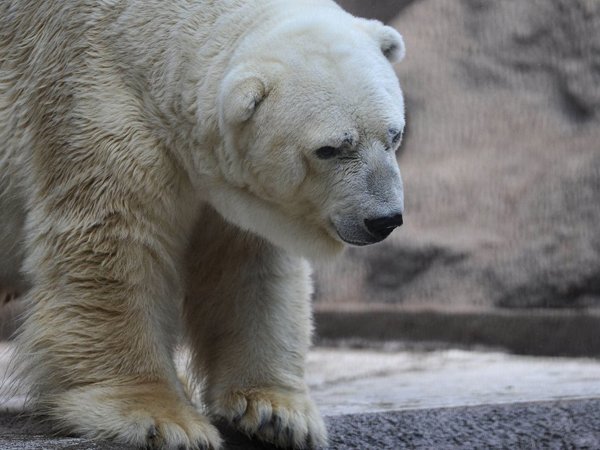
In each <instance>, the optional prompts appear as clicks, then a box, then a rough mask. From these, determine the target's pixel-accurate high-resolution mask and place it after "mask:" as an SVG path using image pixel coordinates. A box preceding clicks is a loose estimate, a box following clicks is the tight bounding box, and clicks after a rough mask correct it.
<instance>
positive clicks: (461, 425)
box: [0, 399, 600, 450]
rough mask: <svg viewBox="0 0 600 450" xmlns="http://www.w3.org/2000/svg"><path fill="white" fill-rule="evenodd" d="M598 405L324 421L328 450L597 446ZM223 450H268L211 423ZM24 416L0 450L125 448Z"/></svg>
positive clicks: (8, 418)
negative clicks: (53, 430) (55, 432)
mask: <svg viewBox="0 0 600 450" xmlns="http://www.w3.org/2000/svg"><path fill="white" fill-rule="evenodd" d="M599 423H600V399H588V400H572V401H562V402H544V403H522V404H511V405H493V406H474V407H462V408H443V409H430V410H415V411H398V412H386V413H379V414H355V415H347V416H336V417H329V418H327V425H328V428H329V433H330V447H329V448H330V449H332V450H334V449H335V450H343V449H365V450H368V449H377V450H383V449H396V450H402V449H424V448H427V449H430V448H443V449H455V448H456V449H458V448H571V449H593V448H600V429H599V428H598V424H599ZM219 428H220V430H221V432H222V434H223V436H224V437H225V440H226V442H227V445H226V447H225V450H242V449H246V450H265V449H268V450H272V449H273V448H274V447H270V446H264V445H262V444H260V443H259V442H255V441H252V440H249V439H248V438H246V437H245V436H243V435H241V434H239V433H236V432H234V431H232V430H231V429H229V428H227V427H225V426H223V425H219ZM43 433H44V426H42V425H39V424H36V423H35V422H34V421H32V419H30V418H29V417H27V416H25V415H18V414H11V413H2V414H0V448H2V449H4V450H17V449H18V450H30V449H31V450H33V449H39V448H44V449H81V450H92V449H94V450H109V449H115V450H119V449H121V450H125V449H129V448H131V447H127V446H122V445H121V446H119V445H115V444H113V443H103V442H92V441H89V440H86V439H80V438H73V437H51V436H48V435H45V434H43Z"/></svg>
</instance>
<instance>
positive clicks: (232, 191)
mask: <svg viewBox="0 0 600 450" xmlns="http://www.w3.org/2000/svg"><path fill="white" fill-rule="evenodd" d="M403 55H404V43H403V41H402V37H401V36H400V34H398V33H397V32H396V31H395V30H394V29H392V28H390V27H388V26H384V25H383V24H382V23H380V22H377V21H370V20H365V19H359V18H356V17H353V16H351V15H349V14H347V13H345V12H343V11H342V10H341V9H338V8H337V7H333V6H332V7H329V8H324V9H323V10H314V9H313V8H306V9H302V8H291V7H290V9H288V10H286V11H285V14H283V15H282V17H280V18H278V20H277V21H276V24H275V25H274V24H273V23H271V24H270V25H269V27H268V29H267V30H266V31H265V29H264V28H263V29H262V30H261V32H260V33H255V34H251V35H249V36H248V37H246V38H245V39H244V40H243V41H242V42H241V44H240V45H239V47H238V48H237V50H236V52H235V54H234V56H233V57H232V59H231V63H230V65H229V68H228V70H227V72H226V75H225V77H224V79H223V82H222V84H221V89H220V93H219V98H218V111H219V129H220V132H221V135H222V139H223V145H222V148H221V149H220V152H219V153H220V156H219V166H220V171H221V175H222V179H223V180H224V182H223V183H222V184H220V185H219V186H217V187H215V188H214V189H213V190H212V193H211V203H212V204H213V206H214V207H215V208H216V209H217V210H218V211H219V212H220V213H221V214H222V215H223V216H224V217H225V218H226V219H227V220H229V221H230V222H233V223H234V224H236V225H237V226H239V227H241V228H244V229H248V230H251V231H253V232H255V233H257V234H258V235H260V236H262V237H264V238H266V239H267V240H269V241H271V242H272V243H274V244H276V245H278V246H281V247H283V248H286V249H288V250H290V251H293V252H296V253H300V254H302V255H303V256H307V257H309V258H321V257H323V256H328V255H331V254H336V253H338V252H339V250H341V249H342V248H343V247H344V244H346V243H347V244H353V245H366V244H372V243H375V242H379V241H381V240H383V239H385V238H386V237H387V236H388V235H389V234H390V233H391V231H392V230H393V229H394V228H395V227H397V226H399V225H401V224H402V213H403V209H404V201H403V188H402V180H401V177H400V171H399V168H398V163H397V160H396V150H397V148H398V146H399V145H400V141H401V138H402V133H403V130H404V124H405V119H404V101H403V97H402V92H401V90H400V86H399V83H398V79H397V77H396V75H395V73H394V71H393V69H392V66H391V62H395V61H398V60H400V59H401V58H402V57H403Z"/></svg>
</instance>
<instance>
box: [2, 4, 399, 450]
mask: <svg viewBox="0 0 600 450" xmlns="http://www.w3.org/2000/svg"><path fill="white" fill-rule="evenodd" d="M403 53H404V44H403V41H402V38H401V36H400V35H399V34H398V33H397V32H396V31H395V30H393V29H392V28H389V27H387V26H384V25H383V24H381V23H379V22H376V21H368V20H365V19H359V18H355V17H353V16H351V15H350V14H348V13H346V12H344V11H343V10H342V9H340V8H339V7H338V6H337V5H336V4H335V3H333V2H332V1H331V0H220V1H218V2H217V1H206V0H173V1H169V2H162V1H159V0H106V1H102V2H98V1H91V0H73V1H69V2H27V1H24V0H6V1H3V2H2V3H1V5H0V210H1V211H2V215H1V217H0V233H2V235H3V236H4V237H3V239H1V240H0V243H1V244H2V245H3V246H5V248H3V249H0V254H1V255H3V257H4V256H5V255H6V254H7V253H6V252H7V251H8V250H7V249H6V246H11V249H12V250H10V252H11V253H10V255H11V257H12V258H13V259H15V258H16V259H19V258H20V259H22V261H20V260H19V262H18V263H17V262H11V264H10V265H11V266H12V267H14V265H15V264H21V263H22V272H21V273H23V274H25V278H26V280H27V283H28V284H29V286H30V287H29V289H28V290H27V292H26V294H25V297H26V300H27V301H28V302H29V311H28V314H27V317H26V318H25V322H24V325H23V326H22V329H21V331H20V333H19V335H18V338H17V345H18V356H17V360H16V362H15V363H16V367H18V368H19V372H18V373H19V374H20V377H21V379H22V380H23V382H24V383H25V384H26V386H28V389H29V398H30V400H31V404H32V406H33V407H35V408H36V410H37V411H39V412H41V413H42V414H44V415H45V416H46V417H48V418H49V419H51V421H52V422H53V423H54V424H55V425H56V427H57V429H58V430H64V431H67V432H70V433H77V434H80V435H83V436H87V437H91V438H100V439H113V440H115V441H117V442H123V443H128V444H133V445H137V446H149V447H157V448H208V447H210V448H219V447H220V445H221V439H220V437H219V434H218V431H217V429H216V428H215V427H214V426H213V425H212V424H211V422H210V419H209V417H212V418H220V419H221V420H225V421H227V422H228V423H229V424H231V426H233V427H235V428H237V429H238V430H240V431H242V432H244V433H246V434H248V435H250V436H253V437H256V438H258V439H262V440H264V441H267V442H270V443H273V444H275V445H277V446H280V447H284V448H303V447H322V446H325V445H326V442H327V440H326V439H327V438H326V429H325V426H324V423H323V420H322V419H321V417H320V415H319V413H318V411H317V409H316V407H315V405H314V403H313V401H312V400H311V399H310V396H309V393H308V390H307V387H306V384H305V381H304V360H305V356H306V353H307V350H308V348H309V345H310V337H311V310H310V296H311V283H310V268H309V264H308V262H307V260H314V259H323V258H329V257H332V256H334V255H336V254H338V253H339V252H340V250H341V249H342V248H343V247H344V246H345V245H346V244H352V245H366V244H371V243H374V242H377V241H380V240H382V239H384V238H385V237H387V236H388V235H389V234H390V232H391V231H392V230H393V229H394V228H396V227H397V226H399V225H401V223H402V213H403V209H404V206H403V188H402V181H401V177H400V172H399V168H398V165H397V162H396V157H395V150H396V148H397V147H398V145H399V142H400V140H401V136H402V131H403V129H404V104H403V97H402V92H401V90H400V87H399V83H398V80H397V78H396V75H395V73H394V71H393V69H392V66H391V64H390V62H394V61H397V60H399V59H401V58H402V56H403ZM15 230H17V231H15ZM9 232H10V233H11V235H10V237H7V236H8V233H9ZM11 237H14V239H12V238H11ZM20 237H22V239H20ZM20 241H22V245H20V244H19V242H20ZM15 246H16V247H19V248H18V249H16V247H15ZM21 254H22V255H23V257H22V258H21V257H20V256H19V255H21ZM0 267H4V266H0ZM2 276H8V277H10V276H12V277H15V276H16V275H14V274H12V275H11V274H0V279H3V278H2ZM180 342H185V344H187V346H188V347H189V348H190V353H191V357H190V358H191V370H192V372H193V376H194V377H195V379H196V380H197V381H202V389H203V402H204V405H203V407H205V411H204V410H201V409H200V407H198V408H197V407H196V406H194V404H193V403H192V401H191V400H190V399H189V398H188V395H187V393H186V390H185V389H184V387H183V386H182V384H181V382H180V380H179V377H178V375H177V373H176V370H175V368H174V364H173V353H174V350H175V349H176V347H177V345H179V343H180ZM203 411H204V412H203ZM205 414H206V415H205Z"/></svg>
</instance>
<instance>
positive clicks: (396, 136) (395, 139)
mask: <svg viewBox="0 0 600 450" xmlns="http://www.w3.org/2000/svg"><path fill="white" fill-rule="evenodd" d="M390 133H391V134H392V146H396V145H398V144H399V143H400V141H401V140H402V134H403V133H404V131H403V130H401V131H398V130H390Z"/></svg>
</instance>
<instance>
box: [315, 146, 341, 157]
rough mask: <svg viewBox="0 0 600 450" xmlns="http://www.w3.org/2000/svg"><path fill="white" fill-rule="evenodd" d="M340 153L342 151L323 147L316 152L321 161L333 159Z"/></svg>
mask: <svg viewBox="0 0 600 450" xmlns="http://www.w3.org/2000/svg"><path fill="white" fill-rule="evenodd" d="M339 153H340V149H339V148H336V147H321V148H320V149H318V150H316V151H315V154H316V155H317V158H319V159H331V158H334V157H335V156H337V155H338V154H339Z"/></svg>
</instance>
